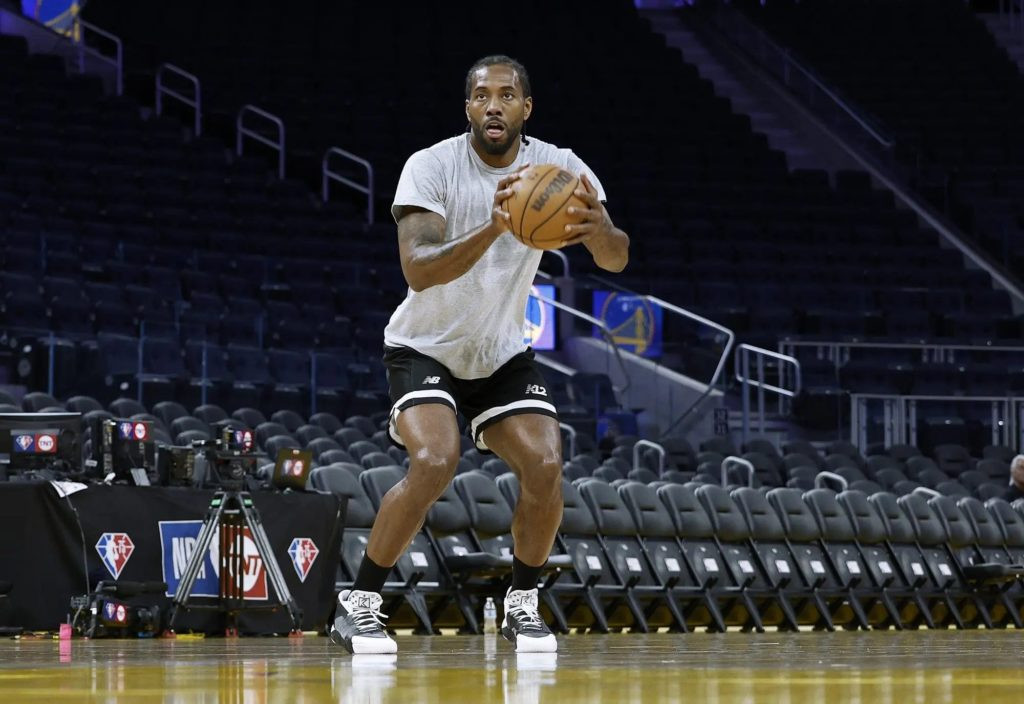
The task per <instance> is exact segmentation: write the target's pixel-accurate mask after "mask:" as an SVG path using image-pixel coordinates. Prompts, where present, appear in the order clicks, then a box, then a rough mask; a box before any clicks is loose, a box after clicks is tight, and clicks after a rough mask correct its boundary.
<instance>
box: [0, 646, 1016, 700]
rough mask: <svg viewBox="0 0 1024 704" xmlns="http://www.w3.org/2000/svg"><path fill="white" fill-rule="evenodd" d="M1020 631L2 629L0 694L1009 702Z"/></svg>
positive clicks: (0, 697)
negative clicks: (177, 633) (353, 646)
mask: <svg viewBox="0 0 1024 704" xmlns="http://www.w3.org/2000/svg"><path fill="white" fill-rule="evenodd" d="M1022 635H1024V634H1022V633H1021V632H1018V631H989V632H986V631H968V632H953V631H949V632H945V631H940V632H934V631H933V632H925V631H922V632H912V633H887V632H884V633H832V634H829V633H800V634H773V633H767V634H761V635H750V634H740V633H729V634H725V635H708V634H692V635H675V634H651V635H630V634H617V635H608V636H569V637H566V638H563V639H561V651H560V652H559V653H557V654H516V653H514V652H512V651H511V648H510V647H509V645H508V644H507V643H505V642H504V641H500V640H499V641H495V640H494V638H493V637H488V636H475V637H462V636H442V637H434V638H422V637H414V636H404V637H399V653H398V655H397V656H396V655H390V656H387V655H384V656H367V655H364V656H350V655H348V654H347V653H345V652H343V651H341V650H339V649H338V648H336V647H335V646H332V645H331V644H330V643H328V642H327V641H326V639H323V638H314V637H306V638H303V639H301V640H289V639H284V638H281V639H272V638H242V639H235V640H227V639H215V638H210V639H201V640H189V639H178V640H139V641H134V640H117V641H114V640H106V641H102V640H101V641H74V642H72V643H71V644H70V652H69V649H68V647H67V644H66V643H65V644H63V645H64V647H63V648H62V647H61V645H60V644H59V643H58V642H57V641H45V640H36V641H33V640H21V641H13V640H11V641H0V701H2V702H21V701H43V700H46V701H97V702H107V701H109V702H115V701H159V702H165V703H167V704H177V703H179V702H180V703H185V702H202V703H204V704H205V703H207V702H209V703H211V704H213V703H216V704H250V703H253V702H257V703H259V702H274V703H275V704H276V703H277V702H282V703H295V704H302V703H305V702H324V701H332V702H345V703H346V704H348V703H350V702H351V703H354V704H388V703H391V702H395V703H397V702H402V703H403V704H404V703H407V702H422V703H423V704H433V703H436V704H442V703H443V704H450V703H452V702H502V703H503V704H532V703H533V702H558V703H559V704H568V703H573V702H597V703H605V702H616V703H618V702H684V701H693V702H705V701H707V702H752V701H772V702H787V703H790V704H797V703H801V702H826V701H827V702H844V703H849V704H868V703H871V704H874V703H876V702H879V703H882V704H903V703H904V702H909V701H914V702H921V701H923V702H929V704H930V703H931V702H973V701H977V702H1001V701H1007V702H1009V701H1019V699H1020V696H1021V692H1024V655H1022V653H1024V649H1022V647H1021V646H1022V645H1024V637H1022Z"/></svg>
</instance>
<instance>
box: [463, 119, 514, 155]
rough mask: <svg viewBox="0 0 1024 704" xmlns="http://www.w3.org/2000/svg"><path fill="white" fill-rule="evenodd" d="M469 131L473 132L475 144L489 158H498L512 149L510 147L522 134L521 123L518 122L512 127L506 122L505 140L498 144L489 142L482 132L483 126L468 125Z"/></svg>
mask: <svg viewBox="0 0 1024 704" xmlns="http://www.w3.org/2000/svg"><path fill="white" fill-rule="evenodd" d="M470 129H472V130H473V138H474V139H475V140H476V143H477V144H479V145H480V146H481V147H482V148H483V150H484V151H485V152H487V153H488V154H490V155H491V156H498V155H500V154H504V153H505V152H507V151H508V150H509V149H511V148H512V145H513V144H515V143H516V140H517V139H519V135H520V134H522V132H523V123H521V122H520V123H519V124H518V125H512V124H509V123H507V122H506V123H505V139H503V140H501V141H500V142H492V141H491V139H490V138H489V137H488V136H487V133H486V132H484V126H483V124H477V123H475V122H472V123H470Z"/></svg>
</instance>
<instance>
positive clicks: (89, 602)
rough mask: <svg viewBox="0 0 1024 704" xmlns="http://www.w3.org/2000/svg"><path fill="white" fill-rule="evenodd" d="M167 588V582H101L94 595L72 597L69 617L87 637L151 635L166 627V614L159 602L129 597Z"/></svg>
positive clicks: (156, 593)
mask: <svg viewBox="0 0 1024 704" xmlns="http://www.w3.org/2000/svg"><path fill="white" fill-rule="evenodd" d="M166 591H167V584H166V583H165V582H123V581H122V582H113V581H107V580H104V581H101V582H100V583H99V584H97V585H96V589H95V590H94V591H93V592H92V593H91V594H85V595H83V596H73V597H71V604H70V612H69V614H68V620H69V621H70V622H71V627H72V628H73V629H74V630H75V632H76V633H78V634H79V635H81V636H85V637H86V638H103V637H124V636H131V635H134V636H138V637H139V638H151V637H153V636H155V635H158V634H159V633H160V632H161V631H162V630H163V626H164V623H163V619H164V618H165V616H166V615H165V613H164V612H163V611H161V610H160V607H159V606H157V605H156V604H145V605H137V604H134V605H133V604H129V603H128V602H127V601H125V600H126V599H130V598H132V597H138V596H140V595H144V594H149V595H153V598H154V601H155V600H156V599H158V598H160V597H162V596H163V594H164V593H165V592H166Z"/></svg>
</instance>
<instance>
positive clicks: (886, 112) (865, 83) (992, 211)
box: [743, 0, 1024, 327]
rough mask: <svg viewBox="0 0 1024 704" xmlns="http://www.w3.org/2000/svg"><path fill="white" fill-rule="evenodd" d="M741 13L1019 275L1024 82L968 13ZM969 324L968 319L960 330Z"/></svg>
mask: <svg viewBox="0 0 1024 704" xmlns="http://www.w3.org/2000/svg"><path fill="white" fill-rule="evenodd" d="M743 6H744V7H745V8H746V9H747V10H748V12H749V16H750V17H752V18H754V19H755V20H756V21H758V22H759V23H761V24H762V25H763V26H764V27H766V28H767V29H769V30H770V31H771V32H772V34H774V35H775V36H776V37H778V38H779V39H780V40H781V41H782V42H783V43H784V44H786V45H788V46H790V47H792V48H793V49H795V50H796V52H797V53H798V54H799V56H801V57H802V58H803V59H804V60H805V61H806V62H807V63H809V65H810V66H811V67H812V68H813V69H814V70H815V71H817V72H819V73H820V74H821V75H823V76H824V77H825V78H826V79H827V80H828V81H830V82H832V83H834V84H835V85H836V86H837V88H838V89H839V90H841V91H842V93H843V94H844V95H846V96H848V97H850V98H852V99H853V100H854V101H855V102H856V103H857V104H859V105H861V106H862V107H863V108H865V109H866V110H867V111H868V112H869V113H870V114H872V115H874V116H875V117H876V118H878V119H879V120H880V121H881V124H883V125H884V126H885V128H886V129H887V131H889V132H890V133H891V134H892V135H893V136H894V137H895V140H896V148H895V149H896V156H897V158H898V159H899V160H900V161H901V162H903V163H904V164H905V165H907V167H908V169H909V170H910V171H911V173H912V174H913V179H914V181H915V184H916V185H917V187H918V188H919V190H920V191H921V192H922V193H924V194H925V195H926V196H928V197H929V198H930V199H931V200H932V202H933V203H934V204H935V205H936V206H938V207H940V208H942V209H945V210H946V211H947V212H949V214H950V215H951V216H952V217H953V218H954V219H955V220H956V221H957V222H958V224H959V225H961V226H962V227H963V228H964V229H965V230H966V231H967V232H969V233H971V234H973V235H974V236H975V237H976V238H977V240H978V242H979V243H980V244H981V245H982V246H984V247H985V248H986V249H987V250H988V252H989V253H990V254H991V255H992V256H993V257H994V258H995V259H996V260H998V261H1001V262H1002V263H1003V264H1004V265H1005V266H1007V268H1011V269H1013V270H1014V272H1015V273H1016V274H1017V275H1018V276H1019V275H1021V274H1022V273H1024V249H1022V248H1021V234H1022V231H1021V222H1020V214H1021V211H1020V209H1019V208H1020V205H1019V195H1020V193H1021V185H1022V184H1024V173H1022V172H1021V170H1020V166H1019V162H1020V157H1021V155H1022V154H1024V141H1022V140H1021V138H1020V135H1019V130H1018V129H1017V122H1018V120H1017V116H1018V115H1019V114H1020V111H1021V109H1022V107H1024V82H1022V80H1021V75H1020V72H1019V71H1018V69H1017V67H1016V66H1015V65H1014V64H1013V62H1012V61H1011V59H1010V58H1009V56H1008V55H1007V54H1006V53H1005V52H1004V51H1003V50H1002V49H1001V48H1000V47H999V46H998V45H997V44H996V41H995V39H994V37H993V36H992V35H991V34H990V33H989V31H988V30H987V29H986V28H985V26H984V24H983V23H982V22H981V21H980V19H979V18H978V17H977V16H976V15H975V14H974V12H973V10H972V5H969V4H965V3H961V2H956V0H942V1H941V2H930V1H928V0H913V1H911V2H901V3H899V4H898V5H895V6H894V5H893V4H892V3H887V2H881V1H876V2H867V3H864V2H853V1H848V0H842V1H836V2H827V3H810V4H807V3H804V4H801V3H799V2H793V1H792V0H781V1H779V2H770V3H767V4H764V6H763V7H762V6H761V4H759V3H753V2H746V3H743ZM965 312H969V313H972V314H973V313H974V311H969V310H968V311H965ZM969 317H970V318H977V319H978V321H977V322H978V323H979V324H982V325H984V324H985V321H984V320H983V319H981V316H976V315H971V316H969ZM971 324H972V323H971V321H970V320H966V319H964V320H960V321H958V323H957V326H958V327H969V326H970V325H971ZM988 324H991V321H990V322H989V323H988Z"/></svg>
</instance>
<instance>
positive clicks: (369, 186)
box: [320, 147, 373, 225]
mask: <svg viewBox="0 0 1024 704" xmlns="http://www.w3.org/2000/svg"><path fill="white" fill-rule="evenodd" d="M331 154H337V155H338V156H340V157H343V158H345V159H348V160H349V161H353V162H355V163H356V164H359V165H360V166H362V167H363V168H364V169H366V185H365V186H364V185H363V184H361V183H356V182H355V181H353V180H352V179H350V178H348V177H347V176H342V175H341V174H339V173H338V172H336V171H331V169H330V166H329V165H328V164H329V162H330V159H331ZM320 174H321V186H320V188H321V195H322V197H323V201H324V202H325V203H326V202H327V200H328V199H329V198H330V183H331V181H337V182H338V183H341V184H343V185H345V186H348V187H349V188H351V189H353V190H355V191H358V192H359V193H362V194H364V195H365V196H366V222H367V224H369V225H372V224H373V164H371V163H370V162H369V161H367V160H366V159H364V158H362V157H361V156H356V155H355V154H353V153H352V152H348V151H345V150H344V149H342V148H341V147H331V148H330V149H328V150H327V151H326V152H324V158H323V159H322V160H321V162H320Z"/></svg>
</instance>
